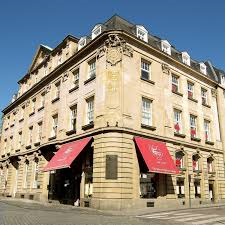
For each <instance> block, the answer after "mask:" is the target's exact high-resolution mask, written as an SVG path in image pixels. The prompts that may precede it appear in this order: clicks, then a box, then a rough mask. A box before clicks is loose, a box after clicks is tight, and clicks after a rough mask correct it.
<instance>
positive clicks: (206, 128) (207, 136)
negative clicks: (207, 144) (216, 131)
mask: <svg viewBox="0 0 225 225" xmlns="http://www.w3.org/2000/svg"><path fill="white" fill-rule="evenodd" d="M204 132H205V140H206V141H210V140H211V135H210V121H208V120H204Z"/></svg>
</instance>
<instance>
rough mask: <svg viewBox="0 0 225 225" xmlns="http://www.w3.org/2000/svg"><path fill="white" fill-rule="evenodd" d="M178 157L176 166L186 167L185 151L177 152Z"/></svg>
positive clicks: (176, 156)
mask: <svg viewBox="0 0 225 225" xmlns="http://www.w3.org/2000/svg"><path fill="white" fill-rule="evenodd" d="M175 158H176V166H177V168H179V169H184V168H185V166H184V153H183V152H182V151H179V152H176V154H175Z"/></svg>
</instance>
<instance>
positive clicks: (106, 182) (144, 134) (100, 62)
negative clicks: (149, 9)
mask: <svg viewBox="0 0 225 225" xmlns="http://www.w3.org/2000/svg"><path fill="white" fill-rule="evenodd" d="M18 84H19V91H18V93H17V95H15V96H14V97H13V100H12V102H11V103H10V104H9V105H8V106H7V107H6V108H5V109H3V125H2V134H1V145H0V195H2V196H7V197H12V198H27V199H34V200H39V201H49V202H60V203H64V204H74V205H81V206H86V207H88V206H89V207H93V208H100V209H118V210H119V209H123V208H141V207H186V206H188V205H189V203H190V202H191V204H192V205H196V206H198V205H201V204H202V205H203V204H209V203H212V204H213V203H220V202H225V177H224V149H225V116H224V112H225V73H224V72H223V71H222V70H220V69H218V68H216V67H215V66H214V65H212V63H210V62H209V61H206V62H197V61H195V60H194V59H192V58H191V57H190V56H189V54H188V53H187V52H180V51H179V50H177V49H175V47H174V46H173V45H171V43H169V42H168V41H167V40H162V39H160V38H158V37H156V36H154V35H153V34H152V33H151V31H148V30H147V29H145V27H144V26H142V25H135V24H132V23H130V22H128V21H126V20H124V19H123V18H121V17H119V16H117V15H115V16H113V17H112V18H110V19H109V20H108V21H106V22H105V23H102V24H97V25H95V26H94V27H93V29H92V31H91V32H90V34H89V35H87V36H84V37H81V38H80V39H78V38H75V37H73V36H71V35H69V36H67V37H66V38H65V39H64V40H63V41H62V42H61V43H60V44H59V45H58V46H57V47H55V48H54V49H51V48H49V47H47V46H45V45H40V47H39V48H38V50H37V52H36V54H35V56H34V58H33V61H32V64H31V66H30V68H29V69H28V72H27V74H26V75H25V76H24V77H23V78H22V79H21V80H19V81H18Z"/></svg>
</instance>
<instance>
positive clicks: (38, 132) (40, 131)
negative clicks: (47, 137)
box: [37, 121, 43, 141]
mask: <svg viewBox="0 0 225 225" xmlns="http://www.w3.org/2000/svg"><path fill="white" fill-rule="evenodd" d="M42 126H43V122H42V121H40V122H38V130H37V141H41V139H42Z"/></svg>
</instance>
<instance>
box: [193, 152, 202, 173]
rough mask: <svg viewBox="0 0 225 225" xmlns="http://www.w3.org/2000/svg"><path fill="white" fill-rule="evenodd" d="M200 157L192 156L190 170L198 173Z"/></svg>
mask: <svg viewBox="0 0 225 225" xmlns="http://www.w3.org/2000/svg"><path fill="white" fill-rule="evenodd" d="M199 161H200V157H199V155H198V154H195V155H193V156H192V168H193V171H199V170H200V165H199Z"/></svg>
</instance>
